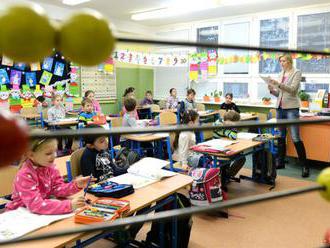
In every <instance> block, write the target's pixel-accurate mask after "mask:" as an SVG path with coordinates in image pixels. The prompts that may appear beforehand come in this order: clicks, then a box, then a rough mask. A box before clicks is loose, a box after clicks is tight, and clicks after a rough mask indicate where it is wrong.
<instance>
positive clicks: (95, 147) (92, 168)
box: [80, 125, 114, 181]
mask: <svg viewBox="0 0 330 248" xmlns="http://www.w3.org/2000/svg"><path fill="white" fill-rule="evenodd" d="M87 128H102V127H100V126H98V125H89V126H88V127H87ZM84 141H85V144H86V148H85V150H84V152H83V154H82V156H81V159H80V169H81V174H82V175H83V176H88V175H91V174H92V175H93V177H95V178H97V179H98V181H103V180H105V179H107V178H110V177H113V175H114V170H113V167H112V165H113V164H112V161H111V157H110V154H109V152H108V151H107V149H108V147H109V142H108V137H106V136H99V137H95V136H87V137H85V138H84Z"/></svg>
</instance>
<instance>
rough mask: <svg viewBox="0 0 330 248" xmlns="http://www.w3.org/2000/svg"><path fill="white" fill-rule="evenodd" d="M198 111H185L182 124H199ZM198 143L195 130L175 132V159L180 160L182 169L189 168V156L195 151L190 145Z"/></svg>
mask: <svg viewBox="0 0 330 248" xmlns="http://www.w3.org/2000/svg"><path fill="white" fill-rule="evenodd" d="M198 122H199V118H198V113H197V112H196V111H195V110H192V109H191V110H187V111H185V112H184V113H183V116H182V124H185V125H188V126H193V125H196V124H198ZM194 145H196V135H195V133H194V132H193V131H187V132H180V133H176V134H175V139H174V143H173V148H174V153H173V159H174V160H175V161H178V162H180V164H181V166H182V169H184V170H186V169H188V157H189V156H191V155H192V154H193V153H194V152H193V151H191V150H190V147H192V146H194Z"/></svg>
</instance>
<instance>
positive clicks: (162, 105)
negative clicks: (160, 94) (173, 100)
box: [158, 100, 166, 109]
mask: <svg viewBox="0 0 330 248" xmlns="http://www.w3.org/2000/svg"><path fill="white" fill-rule="evenodd" d="M158 105H159V107H160V109H165V108H166V100H159V102H158Z"/></svg>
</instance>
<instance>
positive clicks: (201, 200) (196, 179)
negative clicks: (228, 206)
mask: <svg viewBox="0 0 330 248" xmlns="http://www.w3.org/2000/svg"><path fill="white" fill-rule="evenodd" d="M189 175H190V176H191V177H192V178H193V183H192V186H191V189H190V191H189V196H190V201H191V204H192V205H196V206H205V205H209V204H211V203H214V202H218V201H222V200H223V195H222V190H221V180H220V169H219V168H195V169H192V170H191V171H190V172H189Z"/></svg>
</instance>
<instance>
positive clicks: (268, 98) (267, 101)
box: [262, 96, 271, 105]
mask: <svg viewBox="0 0 330 248" xmlns="http://www.w3.org/2000/svg"><path fill="white" fill-rule="evenodd" d="M270 100H271V98H270V97H265V96H264V97H263V98H262V103H263V104H264V105H269V104H270V103H271V101H270Z"/></svg>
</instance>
